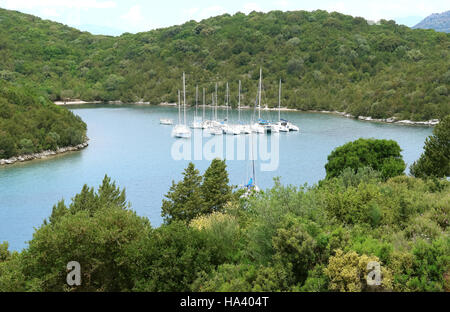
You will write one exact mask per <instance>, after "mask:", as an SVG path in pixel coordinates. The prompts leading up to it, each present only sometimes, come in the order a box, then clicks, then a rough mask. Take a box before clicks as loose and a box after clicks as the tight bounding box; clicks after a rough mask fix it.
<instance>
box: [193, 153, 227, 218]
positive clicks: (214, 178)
mask: <svg viewBox="0 0 450 312" xmlns="http://www.w3.org/2000/svg"><path fill="white" fill-rule="evenodd" d="M228 182H229V179H228V172H227V165H226V164H225V160H220V159H218V158H216V159H214V160H213V161H212V162H211V165H210V166H209V168H208V169H207V170H206V171H205V174H204V175H203V184H202V187H201V194H202V198H203V201H204V205H205V212H206V213H212V212H215V211H222V210H223V207H224V206H225V204H226V203H227V202H228V201H230V200H231V197H232V187H231V186H230V185H228Z"/></svg>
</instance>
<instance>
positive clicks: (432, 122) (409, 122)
mask: <svg viewBox="0 0 450 312" xmlns="http://www.w3.org/2000/svg"><path fill="white" fill-rule="evenodd" d="M159 105H161V106H177V103H160V104H159ZM205 106H206V107H208V108H210V107H211V105H205ZM218 108H222V109H223V108H226V106H223V105H219V106H218ZM241 109H252V107H249V106H241ZM261 110H263V111H278V108H276V107H275V108H262V109H261ZM280 110H281V111H282V112H308V113H322V114H334V115H339V116H342V117H346V118H356V117H355V116H353V115H352V114H349V113H346V112H338V111H325V110H307V111H302V110H299V109H295V108H287V107H282V108H281V109H280ZM357 119H358V120H361V121H371V122H383V123H390V124H398V125H409V126H430V127H434V126H436V125H437V124H439V119H431V120H428V121H412V120H398V119H397V118H395V117H391V118H380V119H377V118H372V117H370V116H369V117H366V116H358V118H357Z"/></svg>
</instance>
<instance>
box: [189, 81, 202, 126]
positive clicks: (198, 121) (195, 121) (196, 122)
mask: <svg viewBox="0 0 450 312" xmlns="http://www.w3.org/2000/svg"><path fill="white" fill-rule="evenodd" d="M197 113H198V86H197V87H196V88H195V115H194V121H193V122H192V123H191V128H192V129H202V128H203V124H202V121H200V120H199V117H198V116H197V115H198V114H197Z"/></svg>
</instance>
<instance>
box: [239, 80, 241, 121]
mask: <svg viewBox="0 0 450 312" xmlns="http://www.w3.org/2000/svg"><path fill="white" fill-rule="evenodd" d="M238 110H239V122H240V121H241V81H240V80H239V100H238Z"/></svg>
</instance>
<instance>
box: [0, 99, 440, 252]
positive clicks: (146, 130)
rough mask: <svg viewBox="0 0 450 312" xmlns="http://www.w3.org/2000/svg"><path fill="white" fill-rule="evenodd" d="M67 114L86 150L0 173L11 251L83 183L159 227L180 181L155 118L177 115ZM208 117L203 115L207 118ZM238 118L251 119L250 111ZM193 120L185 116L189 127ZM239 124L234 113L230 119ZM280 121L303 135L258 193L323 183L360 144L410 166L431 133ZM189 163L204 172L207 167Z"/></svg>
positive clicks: (283, 147) (243, 167)
mask: <svg viewBox="0 0 450 312" xmlns="http://www.w3.org/2000/svg"><path fill="white" fill-rule="evenodd" d="M71 109H72V110H73V111H74V112H75V113H76V114H77V115H79V116H81V118H83V120H84V121H85V122H86V123H87V125H88V136H89V138H90V139H91V140H90V145H89V147H88V148H86V149H85V150H83V151H80V152H75V153H71V154H67V155H61V156H58V157H55V158H52V159H49V160H38V161H33V162H29V163H22V164H16V165H12V166H8V167H2V168H0V242H1V241H8V242H9V243H10V246H11V249H13V250H21V249H22V248H24V247H26V242H27V241H29V240H30V239H31V238H32V234H33V232H34V228H37V227H39V226H40V225H41V224H42V222H43V220H44V219H45V218H48V216H49V215H50V214H51V211H52V206H53V205H54V204H56V203H57V202H58V200H61V199H65V200H66V202H70V199H71V198H72V197H73V196H74V195H75V194H76V193H78V192H79V191H80V190H81V188H82V186H83V185H84V184H85V183H86V184H88V185H89V186H95V187H97V186H98V185H99V184H100V183H101V181H102V179H103V177H104V175H105V174H108V175H109V176H111V177H112V178H113V179H114V180H115V181H116V182H117V183H118V185H119V186H121V187H126V191H127V197H128V200H129V201H130V202H131V203H132V209H134V210H135V211H136V212H137V213H138V214H139V215H141V216H146V217H148V218H149V219H150V221H151V223H152V225H154V226H158V225H160V224H161V222H162V219H161V217H160V207H161V200H162V199H163V196H164V194H165V193H167V191H168V189H169V187H170V185H171V181H172V179H175V180H178V179H179V178H180V177H181V172H182V171H183V169H184V168H185V167H186V166H187V164H188V162H189V161H187V160H180V161H177V160H173V158H172V154H171V150H172V146H173V143H174V142H175V141H176V140H175V139H174V138H172V137H171V129H172V128H171V127H170V126H161V125H160V124H159V118H160V117H169V118H173V119H174V120H176V119H177V109H176V108H173V107H148V106H132V105H121V106H98V105H97V106H77V107H75V106H74V107H72V108H71ZM210 114H211V113H210V111H209V110H207V116H210ZM224 114H225V113H224V112H223V111H220V112H219V115H221V116H224ZM242 114H243V118H247V119H249V118H250V117H249V116H250V112H243V113H242ZM192 115H193V110H190V111H189V112H188V119H189V120H191V119H192ZM271 115H272V116H267V113H263V117H264V118H267V119H270V118H271V117H272V118H277V114H276V113H271ZM236 117H237V116H236V112H233V113H232V114H231V118H236ZM283 117H284V118H287V119H289V120H291V121H293V122H294V123H296V124H297V125H299V126H300V128H301V132H300V133H293V132H291V133H288V134H287V133H281V134H279V135H277V136H278V138H279V151H280V153H279V166H278V168H277V170H275V171H273V172H261V171H260V167H259V166H257V182H258V185H259V186H260V187H262V188H263V189H264V188H268V187H270V186H272V185H273V178H274V177H277V176H279V177H281V181H282V183H284V184H294V185H301V184H304V183H308V184H314V183H316V182H317V181H319V180H320V179H322V178H323V177H324V176H325V169H324V165H325V163H326V160H327V156H328V155H329V154H330V152H331V151H332V150H333V149H334V148H336V147H337V146H340V145H342V144H344V143H346V142H348V141H352V140H355V139H358V138H360V137H364V138H371V137H372V138H383V139H394V140H396V141H397V142H399V144H400V146H401V148H402V149H403V152H402V154H403V157H404V160H405V161H406V162H407V163H408V165H409V164H411V163H412V162H413V161H414V160H416V159H417V158H418V157H419V156H420V154H421V152H422V149H423V144H424V141H425V138H426V137H427V136H429V135H430V134H431V133H432V129H431V128H427V127H413V126H399V125H388V124H378V123H370V122H362V121H358V120H353V119H347V118H342V117H338V116H334V115H330V114H316V113H298V112H290V113H283ZM225 137H226V136H224V138H223V140H226V138H225ZM237 139H238V138H237V137H236V138H235V137H232V138H231V140H237ZM206 142H207V140H206V139H205V140H204V143H206ZM194 163H195V165H196V166H197V168H199V169H200V170H201V171H202V172H203V171H204V170H205V169H206V168H207V166H208V164H209V161H207V160H199V161H194ZM257 164H259V163H257ZM227 165H228V171H229V174H230V180H231V182H232V183H233V184H235V185H239V184H243V183H245V182H246V179H247V176H248V174H247V172H248V170H249V161H242V160H240V161H238V160H229V161H227Z"/></svg>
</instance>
